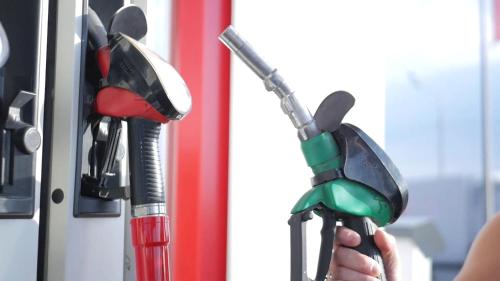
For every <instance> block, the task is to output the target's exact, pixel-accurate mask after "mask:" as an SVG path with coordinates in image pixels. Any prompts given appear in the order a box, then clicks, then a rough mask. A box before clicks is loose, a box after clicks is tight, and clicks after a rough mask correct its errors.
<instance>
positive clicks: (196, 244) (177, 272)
mask: <svg viewBox="0 0 500 281" xmlns="http://www.w3.org/2000/svg"><path fill="white" fill-rule="evenodd" d="M172 17H173V22H172V62H173V64H174V66H175V67H176V69H177V70H178V71H179V72H180V74H181V75H182V77H183V78H184V79H185V81H186V84H187V85H188V87H189V89H190V91H191V95H192V98H193V107H192V111H191V113H190V114H189V115H188V116H187V117H186V118H185V119H184V120H182V121H181V122H176V123H175V124H174V123H172V124H171V125H170V129H169V149H168V157H169V161H168V168H169V170H168V176H169V178H168V187H169V192H168V202H169V203H168V204H169V215H170V219H171V222H172V224H171V229H172V237H171V238H172V240H171V241H172V243H171V245H172V264H173V266H172V269H173V275H172V276H173V280H175V281H221V280H226V251H227V196H228V145H229V50H228V49H227V48H226V47H224V46H223V45H222V44H221V43H220V42H219V40H218V35H219V34H220V33H221V32H222V31H223V30H224V29H225V28H226V27H227V26H228V25H229V24H230V22H231V1H230V0H174V1H173V8H172Z"/></svg>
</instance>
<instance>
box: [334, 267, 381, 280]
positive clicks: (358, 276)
mask: <svg viewBox="0 0 500 281" xmlns="http://www.w3.org/2000/svg"><path fill="white" fill-rule="evenodd" d="M332 275H333V280H349V281H380V280H378V279H377V277H373V276H370V275H367V274H363V273H360V272H357V271H355V270H352V269H350V268H347V267H343V266H340V267H337V268H336V271H333V273H332Z"/></svg>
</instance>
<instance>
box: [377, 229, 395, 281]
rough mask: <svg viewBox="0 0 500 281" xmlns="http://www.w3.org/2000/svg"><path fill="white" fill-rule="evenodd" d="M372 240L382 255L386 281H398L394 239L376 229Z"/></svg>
mask: <svg viewBox="0 0 500 281" xmlns="http://www.w3.org/2000/svg"><path fill="white" fill-rule="evenodd" d="M374 238H375V244H376V245H377V247H378V248H379V250H380V253H381V254H382V260H383V261H384V269H385V274H386V276H387V281H398V280H399V278H398V271H399V257H398V251H397V248H396V238H394V236H392V235H390V234H388V233H386V232H385V231H383V230H380V229H377V231H376V232H375V237H374Z"/></svg>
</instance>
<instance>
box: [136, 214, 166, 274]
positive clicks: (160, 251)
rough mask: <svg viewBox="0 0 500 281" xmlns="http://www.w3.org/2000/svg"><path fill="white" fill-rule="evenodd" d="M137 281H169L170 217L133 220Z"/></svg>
mask: <svg viewBox="0 0 500 281" xmlns="http://www.w3.org/2000/svg"><path fill="white" fill-rule="evenodd" d="M130 224H131V228H132V245H133V246H134V250H135V261H136V277H137V281H169V264H168V242H169V238H170V237H169V228H168V217H167V216H166V215H162V216H147V217H139V218H132V219H131V221H130Z"/></svg>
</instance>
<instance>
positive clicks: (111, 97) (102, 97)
mask: <svg viewBox="0 0 500 281" xmlns="http://www.w3.org/2000/svg"><path fill="white" fill-rule="evenodd" d="M95 111H96V112H97V113H99V114H101V115H104V116H112V117H118V118H127V117H140V118H144V119H147V120H153V121H157V122H160V123H167V122H168V119H167V117H165V115H163V114H161V113H160V112H158V111H157V110H156V109H155V108H154V107H153V106H152V105H151V104H150V103H149V102H148V101H147V100H145V99H144V98H143V97H141V96H140V95H138V94H135V93H134V92H131V91H129V90H127V89H123V88H118V87H106V88H103V89H101V90H100V91H99V92H98V93H97V98H96V101H95Z"/></svg>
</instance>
